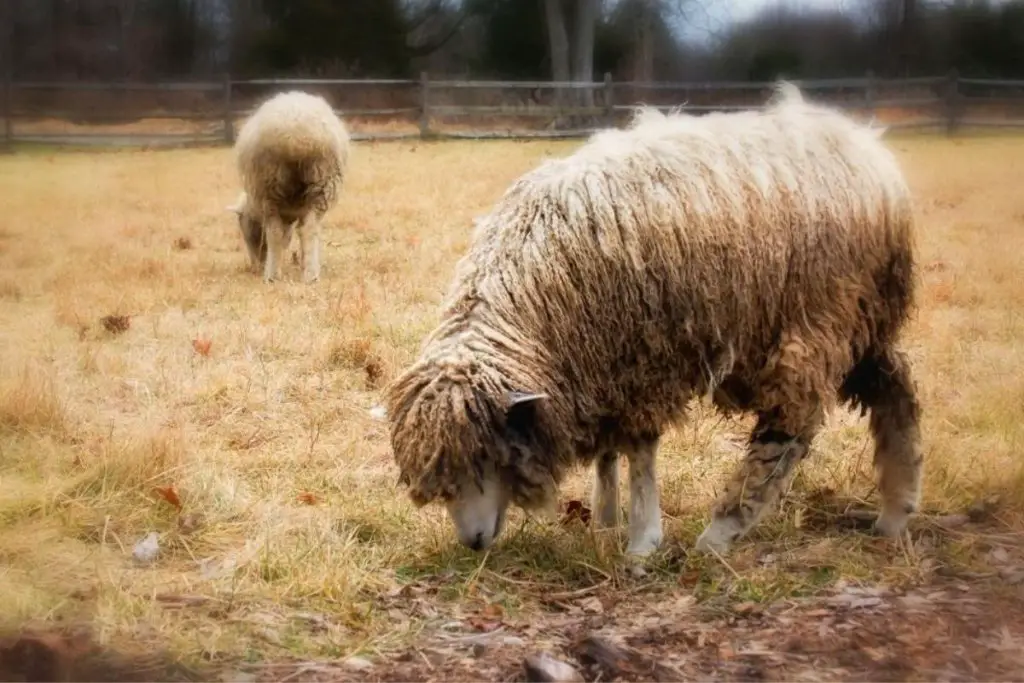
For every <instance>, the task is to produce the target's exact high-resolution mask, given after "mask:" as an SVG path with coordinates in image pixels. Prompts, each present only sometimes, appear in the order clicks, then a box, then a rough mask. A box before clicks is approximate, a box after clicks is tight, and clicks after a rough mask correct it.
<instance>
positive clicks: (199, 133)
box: [0, 72, 1024, 148]
mask: <svg viewBox="0 0 1024 683" xmlns="http://www.w3.org/2000/svg"><path fill="white" fill-rule="evenodd" d="M795 83H797V85H799V86H800V87H801V88H802V89H803V90H804V92H805V93H806V96H807V97H808V98H810V99H814V100H817V101H822V102H826V103H829V104H832V105H834V106H838V107H842V108H844V109H847V110H850V111H851V112H855V113H856V114H857V115H858V116H860V117H864V118H874V119H876V120H877V121H878V122H879V123H881V124H883V125H886V126H888V127H889V128H890V129H909V128H913V129H939V130H944V131H946V132H947V133H950V134H952V133H954V132H956V131H958V130H963V129H967V128H978V127H986V128H992V127H1004V128H1022V129H1024V80H991V79H974V78H961V77H959V76H958V75H957V73H956V72H953V73H950V74H947V75H945V76H938V77H926V78H903V79H879V78H875V77H873V76H872V75H871V74H870V73H868V74H866V75H865V76H864V77H861V78H842V79H829V80H806V81H795ZM773 87H774V84H772V83H751V82H709V83H699V82H695V83H629V82H613V80H612V78H611V75H610V74H606V75H605V77H604V79H603V81H600V82H595V83H579V82H573V83H556V82H550V81H534V82H523V81H518V82H515V81H511V82H510V81H463V80H443V79H442V80H432V79H431V78H429V77H428V75H427V74H422V75H421V77H420V78H419V79H416V80H331V79H291V80H278V79H250V80H236V79H232V78H230V77H225V78H224V79H223V80H221V81H220V82H190V83H184V82H182V83H129V82H118V83H56V82H16V81H13V80H12V79H11V78H10V76H9V75H7V76H6V77H5V78H4V83H3V100H2V111H0V115H2V117H3V120H4V128H3V131H4V132H3V139H2V140H0V144H2V145H4V146H5V147H7V148H13V147H14V145H15V143H48V144H58V145H59V144H69V145H96V144H99V145H129V146H130V145H145V146H152V145H168V144H169V145H188V144H193V145H195V144H217V143H231V142H232V141H233V139H234V133H235V131H236V130H237V128H238V126H239V125H240V123H241V122H242V121H243V120H244V118H245V117H246V116H247V115H248V114H249V113H251V111H252V110H253V109H254V108H255V107H256V106H257V105H258V103H259V102H260V101H262V100H263V99H265V98H266V97H268V96H269V95H270V94H271V93H273V92H278V91H281V90H290V89H302V90H306V91H310V92H317V93H320V94H322V95H324V96H325V97H326V98H327V99H328V100H329V101H330V102H332V106H334V107H335V108H336V110H337V112H338V113H339V114H340V115H341V116H343V117H344V118H345V119H346V120H347V121H348V122H349V125H350V127H351V128H352V130H353V137H354V138H355V139H362V140H384V139H405V138H421V139H437V138H463V139H494V138H570V137H581V136H585V135H587V134H589V133H590V132H592V131H593V130H595V129H597V128H601V127H607V126H615V125H620V124H621V123H622V122H623V121H624V120H625V119H626V118H627V117H628V116H629V115H630V112H631V111H632V110H633V109H634V107H635V106H637V105H638V104H646V105H649V106H656V107H658V108H659V109H662V110H667V109H679V110H683V111H689V112H694V113H707V112H712V111H730V110H740V109H750V108H757V107H761V106H763V105H764V103H765V101H766V99H767V97H768V95H769V94H770V92H771V90H772V88H773Z"/></svg>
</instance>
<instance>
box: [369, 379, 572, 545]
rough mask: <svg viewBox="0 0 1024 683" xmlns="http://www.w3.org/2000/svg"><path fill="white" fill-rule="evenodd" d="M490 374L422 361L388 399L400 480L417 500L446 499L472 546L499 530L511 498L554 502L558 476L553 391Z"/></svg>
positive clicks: (531, 505) (532, 504)
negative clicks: (550, 412)
mask: <svg viewBox="0 0 1024 683" xmlns="http://www.w3.org/2000/svg"><path fill="white" fill-rule="evenodd" d="M487 380H488V378H487V377H481V376H473V375H472V374H471V373H459V374H458V375H453V374H449V373H446V372H444V371H440V372H439V371H438V370H437V369H436V368H434V370H433V371H432V372H431V371H427V369H426V368H425V367H424V366H422V365H420V366H419V367H418V368H413V369H411V370H410V371H409V372H407V373H406V374H405V375H404V376H403V377H402V378H399V380H398V381H396V382H395V384H393V385H392V387H391V388H390V389H389V391H388V401H387V414H388V417H389V419H390V421H391V444H392V448H393V449H394V456H395V461H396V462H397V464H398V466H399V470H400V472H401V474H400V482H401V483H403V484H405V485H407V486H408V487H409V496H410V498H411V499H412V501H413V502H414V503H415V504H416V505H417V506H423V505H426V504H428V503H431V502H435V501H441V502H443V503H444V505H445V507H446V508H447V511H448V516H449V518H450V520H451V522H452V524H453V525H454V527H455V531H456V533H457V534H458V537H459V541H460V542H461V543H462V544H463V545H465V546H467V547H470V548H472V549H474V550H482V549H484V548H487V547H489V546H490V545H491V543H493V541H494V539H495V538H497V536H498V535H499V534H500V533H501V530H502V526H503V525H504V522H505V514H506V512H507V511H508V507H509V505H510V504H514V505H517V506H519V507H522V508H525V509H536V508H542V507H547V506H549V505H550V504H551V503H552V502H553V500H554V495H555V491H556V483H557V479H558V477H557V473H556V471H555V468H556V467H557V463H556V462H555V461H554V458H553V454H554V451H553V449H552V448H551V441H550V437H549V434H550V433H551V430H550V424H549V422H548V419H547V416H546V413H547V411H546V410H545V408H546V404H547V400H548V397H547V396H546V395H544V394H539V393H527V392H521V391H512V390H509V389H507V388H504V387H502V386H501V385H500V384H499V383H495V382H490V381H487Z"/></svg>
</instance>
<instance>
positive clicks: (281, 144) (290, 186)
mask: <svg viewBox="0 0 1024 683" xmlns="http://www.w3.org/2000/svg"><path fill="white" fill-rule="evenodd" d="M348 157H349V135H348V131H347V130H346V128H345V124H344V123H342V121H341V120H340V119H339V118H338V117H337V116H336V115H335V114H334V111H333V110H332V109H331V106H330V105H329V104H328V103H327V102H326V101H325V100H324V99H323V98H321V97H318V96H316V95H311V94H309V93H304V92H298V91H294V92H285V93H280V94H278V95H275V96H274V97H272V98H270V99H269V100H267V101H266V102H264V103H263V104H262V105H260V107H259V108H258V109H257V110H256V112H255V113H254V114H253V115H252V116H251V117H250V118H249V120H248V121H246V122H245V124H244V125H243V126H242V128H241V130H239V131H238V140H237V141H236V142H235V161H236V164H237V167H238V172H239V175H240V176H241V178H242V185H243V187H244V191H243V192H242V194H241V195H240V196H239V198H238V201H237V202H236V203H235V205H234V206H231V207H229V209H230V210H231V211H234V212H235V213H236V214H238V225H239V229H240V230H241V232H242V237H243V238H244V239H245V245H246V248H247V249H248V251H249V260H250V263H251V264H252V266H253V268H254V269H258V268H259V267H260V266H263V279H264V280H267V281H271V280H275V279H278V278H279V277H280V270H281V262H282V260H283V255H284V250H285V249H287V247H288V244H289V243H290V242H291V237H292V228H295V229H296V230H297V231H298V233H299V245H300V250H301V258H302V269H303V279H304V280H305V281H306V282H313V281H315V280H318V279H319V278H320V223H321V221H322V220H323V217H324V214H326V213H327V211H328V210H329V209H330V208H331V207H333V206H334V205H335V204H336V203H337V201H338V195H339V194H340V192H341V187H342V182H343V180H344V176H345V170H346V168H347V165H348Z"/></svg>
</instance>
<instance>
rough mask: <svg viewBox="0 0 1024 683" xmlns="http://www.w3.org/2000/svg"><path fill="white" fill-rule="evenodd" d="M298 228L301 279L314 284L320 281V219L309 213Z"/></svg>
mask: <svg viewBox="0 0 1024 683" xmlns="http://www.w3.org/2000/svg"><path fill="white" fill-rule="evenodd" d="M298 226H299V227H298V230H299V246H300V249H301V250H302V278H303V280H304V281H305V282H307V283H309V282H316V281H317V280H319V279H320V217H319V216H317V215H316V214H312V213H311V214H309V215H308V216H306V217H305V218H303V219H302V220H300V221H299V223H298Z"/></svg>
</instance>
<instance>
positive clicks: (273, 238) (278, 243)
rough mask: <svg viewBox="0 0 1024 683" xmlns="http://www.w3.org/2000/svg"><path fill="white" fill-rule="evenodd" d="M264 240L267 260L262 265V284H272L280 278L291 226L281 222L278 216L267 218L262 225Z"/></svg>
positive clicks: (289, 239)
mask: <svg viewBox="0 0 1024 683" xmlns="http://www.w3.org/2000/svg"><path fill="white" fill-rule="evenodd" d="M263 230H264V238H265V239H266V242H267V260H266V261H265V262H264V264H263V280H264V282H273V281H274V280H279V279H280V278H281V262H282V261H283V260H284V251H285V249H286V248H287V247H288V243H289V242H290V241H291V225H289V224H287V223H285V222H284V221H283V220H281V217H280V216H271V217H269V218H267V220H266V222H265V223H264V225H263Z"/></svg>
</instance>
